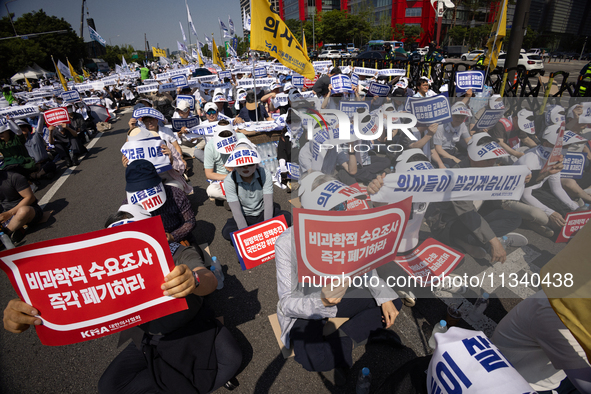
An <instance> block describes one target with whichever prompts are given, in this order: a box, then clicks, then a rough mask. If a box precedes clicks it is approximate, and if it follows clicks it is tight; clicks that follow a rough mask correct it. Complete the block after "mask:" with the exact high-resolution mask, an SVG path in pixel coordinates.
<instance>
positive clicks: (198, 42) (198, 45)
mask: <svg viewBox="0 0 591 394" xmlns="http://www.w3.org/2000/svg"><path fill="white" fill-rule="evenodd" d="M204 45H205V44H204V43H202V42H201V41H199V40H197V47H199V49H200V50H201V49H203V46H204Z"/></svg>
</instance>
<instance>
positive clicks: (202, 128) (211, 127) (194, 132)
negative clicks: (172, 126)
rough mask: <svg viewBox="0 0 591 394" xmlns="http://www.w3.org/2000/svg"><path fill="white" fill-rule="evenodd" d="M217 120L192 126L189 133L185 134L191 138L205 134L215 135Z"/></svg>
mask: <svg viewBox="0 0 591 394" xmlns="http://www.w3.org/2000/svg"><path fill="white" fill-rule="evenodd" d="M217 125H218V124H217V122H215V123H210V124H204V125H199V126H195V127H193V128H191V129H190V130H189V133H187V134H185V137H187V138H189V139H195V138H202V137H203V136H213V135H214V134H215V128H216V126H217Z"/></svg>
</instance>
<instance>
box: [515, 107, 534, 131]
mask: <svg viewBox="0 0 591 394" xmlns="http://www.w3.org/2000/svg"><path fill="white" fill-rule="evenodd" d="M517 127H519V130H521V131H523V132H524V133H527V134H535V133H536V125H535V122H534V113H533V112H532V111H530V110H529V109H525V108H524V109H522V110H521V111H519V112H518V113H517Z"/></svg>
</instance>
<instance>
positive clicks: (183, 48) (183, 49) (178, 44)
mask: <svg viewBox="0 0 591 394" xmlns="http://www.w3.org/2000/svg"><path fill="white" fill-rule="evenodd" d="M176 47H177V49H178V50H179V51H185V52H188V51H187V47H186V46H185V44H181V43H180V42H178V41H177V42H176Z"/></svg>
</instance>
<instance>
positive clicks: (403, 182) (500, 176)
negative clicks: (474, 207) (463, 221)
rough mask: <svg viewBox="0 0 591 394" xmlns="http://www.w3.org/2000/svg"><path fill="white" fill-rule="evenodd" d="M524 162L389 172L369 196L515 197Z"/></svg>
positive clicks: (521, 185) (381, 198)
mask: <svg viewBox="0 0 591 394" xmlns="http://www.w3.org/2000/svg"><path fill="white" fill-rule="evenodd" d="M529 173H530V171H529V169H528V168H527V166H518V165H513V166H504V167H503V169H502V171H499V169H498V168H497V167H482V168H448V169H443V170H439V169H435V170H426V171H413V172H407V173H392V174H388V175H386V177H385V178H384V186H383V187H382V188H381V189H380V191H379V192H378V193H376V194H374V195H373V196H372V197H371V200H372V201H376V202H387V203H389V202H392V201H399V200H402V199H403V198H406V197H410V196H412V198H413V202H441V201H473V200H519V199H521V195H522V194H523V189H524V186H525V177H526V176H527V175H529Z"/></svg>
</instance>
